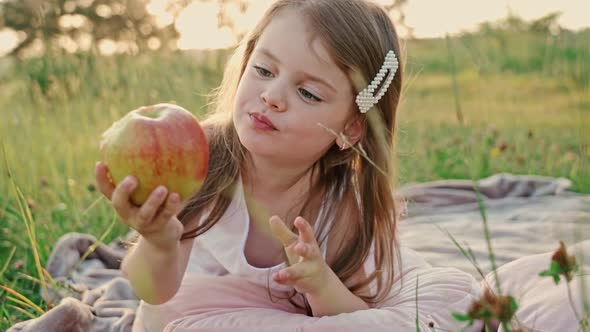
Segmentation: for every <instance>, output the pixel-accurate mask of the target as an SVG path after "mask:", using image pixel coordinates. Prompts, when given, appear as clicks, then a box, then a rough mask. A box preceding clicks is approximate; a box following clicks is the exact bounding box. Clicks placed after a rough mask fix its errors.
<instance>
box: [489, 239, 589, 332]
mask: <svg viewBox="0 0 590 332" xmlns="http://www.w3.org/2000/svg"><path fill="white" fill-rule="evenodd" d="M558 246H559V244H557V243H556V249H557V248H558ZM567 252H568V255H574V254H575V255H576V259H577V262H578V264H579V266H580V269H579V270H578V272H577V273H576V276H575V277H574V278H573V279H572V281H571V282H570V283H569V284H570V288H571V294H572V302H573V305H574V307H575V310H576V312H577V313H578V315H579V316H580V318H582V317H583V316H584V311H583V305H582V303H583V299H584V297H583V296H582V295H583V291H585V292H586V297H585V298H586V299H587V300H589V301H590V273H588V271H590V240H586V241H584V242H580V243H578V244H576V245H573V246H567ZM552 255H553V252H547V253H543V254H538V255H530V256H525V257H522V258H519V259H517V260H514V261H512V262H510V263H507V264H505V265H503V266H501V267H499V268H498V270H497V272H498V279H499V281H500V285H501V288H502V294H504V295H506V294H508V295H512V296H513V297H514V298H515V299H516V302H517V303H518V310H517V311H516V316H517V318H518V321H519V322H520V323H521V326H522V327H523V328H524V330H525V331H529V330H530V331H547V332H555V331H578V328H579V323H578V320H577V318H576V315H575V313H574V311H573V310H572V305H571V304H570V300H569V298H568V289H567V282H566V280H565V278H563V275H560V277H561V281H560V282H559V284H557V285H556V284H555V282H554V281H553V278H551V277H541V276H539V273H540V272H542V271H545V270H547V269H548V268H549V264H550V262H551V256H552ZM582 256H583V257H585V259H584V261H582V258H583V257H582ZM582 272H583V273H582ZM584 273H586V275H584ZM580 274H581V275H582V276H580ZM486 282H487V283H486ZM488 285H489V286H488ZM486 287H491V289H493V290H494V291H495V290H496V279H495V276H494V273H493V272H491V273H489V274H488V275H487V276H486V278H485V280H483V281H482V288H484V289H485V288H486ZM498 331H503V329H502V328H501V327H500V329H499V330H498Z"/></svg>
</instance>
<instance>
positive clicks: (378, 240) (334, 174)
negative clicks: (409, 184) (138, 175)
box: [96, 0, 478, 331]
mask: <svg viewBox="0 0 590 332" xmlns="http://www.w3.org/2000/svg"><path fill="white" fill-rule="evenodd" d="M399 56H400V46H399V41H398V37H397V34H396V32H395V29H394V27H393V25H392V22H391V21H390V18H389V17H388V15H387V13H386V12H385V11H384V10H383V9H382V8H380V7H378V6H377V5H375V4H372V3H370V2H365V1H362V0H279V1H277V2H275V3H274V4H273V5H272V7H271V8H270V9H269V10H268V11H267V13H266V14H265V15H264V16H263V18H262V20H261V21H260V22H259V23H258V24H257V25H256V27H255V28H254V30H253V31H252V32H251V33H250V34H249V35H248V36H247V37H246V38H245V39H244V41H243V42H242V44H241V45H240V47H239V48H238V50H237V52H236V54H235V55H234V56H233V57H232V59H231V60H230V63H229V65H228V67H227V69H226V72H225V75H224V78H223V82H222V84H221V86H220V88H219V89H218V91H217V100H216V101H217V103H216V108H215V112H214V113H213V114H212V115H211V116H209V117H208V118H207V119H206V120H204V121H203V126H204V128H205V131H206V132H207V135H208V139H209V144H210V154H211V155H210V162H209V174H208V177H207V179H206V181H205V183H204V185H203V187H202V189H201V190H200V191H199V192H198V193H197V194H196V195H195V196H194V197H192V198H190V199H189V200H188V201H187V202H180V201H179V198H178V195H177V194H176V193H168V192H167V189H166V188H164V187H161V188H157V189H156V190H154V192H153V193H152V194H151V196H150V198H149V199H148V201H147V202H146V203H145V204H144V205H142V206H134V205H133V204H132V203H130V201H129V196H130V194H131V193H132V192H133V189H134V188H135V186H136V185H137V181H136V180H135V179H134V178H133V177H131V176H129V177H128V178H126V179H125V180H124V181H122V182H121V183H120V184H118V185H117V186H116V187H115V186H114V185H112V184H110V183H109V181H108V180H107V173H108V169H107V165H105V164H102V163H98V164H97V169H96V178H97V182H98V184H99V187H100V189H101V191H102V192H103V193H104V194H105V195H106V196H107V197H108V198H109V199H111V201H112V204H113V207H114V208H115V210H116V211H117V212H118V214H119V215H120V216H121V219H122V220H123V221H124V222H125V223H126V224H127V225H129V226H130V227H132V228H134V229H135V230H137V231H138V232H139V234H140V235H141V236H140V238H139V241H138V244H137V245H136V246H135V247H134V248H133V249H132V250H131V251H130V252H129V254H128V255H127V256H126V258H125V259H124V261H123V263H122V270H123V272H124V274H125V275H126V276H127V277H128V278H129V280H130V282H131V284H132V286H133V289H134V291H135V292H136V294H137V295H138V297H139V298H141V299H142V300H143V301H142V302H141V304H140V308H139V309H138V313H137V317H136V322H135V326H134V331H161V330H162V329H165V330H166V331H173V330H174V331H179V330H181V329H184V330H195V331H201V330H203V331H204V330H212V327H213V326H216V327H220V326H222V325H223V326H231V328H232V330H239V329H240V328H242V329H243V330H244V331H260V330H276V329H281V330H283V329H286V327H287V326H289V324H291V327H296V328H297V329H298V328H299V327H298V326H304V325H306V326H320V325H321V324H323V323H322V322H329V325H331V326H336V327H337V328H336V330H339V331H340V330H345V329H350V330H351V331H359V330H362V329H363V328H366V329H368V330H371V331H375V330H379V329H387V330H391V329H395V328H396V327H397V328H398V329H401V330H415V329H416V325H419V326H420V327H421V328H422V329H423V330H427V329H430V328H434V329H439V328H442V329H447V330H449V329H456V328H457V323H456V322H454V321H453V320H452V318H451V313H452V312H453V311H465V310H466V309H467V306H468V305H469V304H470V303H471V300H472V299H473V298H474V296H476V295H477V289H478V287H477V284H476V283H475V280H474V279H473V278H472V277H470V276H469V275H467V274H465V273H462V272H459V271H457V270H454V269H435V268H431V267H429V266H428V265H427V264H426V263H424V261H422V260H421V259H420V258H419V257H418V256H417V255H416V254H415V253H413V252H411V251H410V250H407V249H402V247H401V246H399V244H398V243H397V240H396V224H397V221H398V218H399V209H400V207H399V206H398V205H397V202H396V200H395V198H394V195H393V194H392V193H393V190H394V184H393V181H392V179H393V178H394V173H393V171H394V169H393V166H392V156H393V155H394V149H393V148H394V144H393V142H394V130H395V123H396V121H395V119H396V111H397V106H398V103H399V100H400V92H401V87H402V70H401V68H398V67H399V62H398V60H397V57H399ZM418 274H420V277H419V280H416V278H417V276H418ZM416 286H418V289H416ZM418 292H419V296H418V298H416V294H417V293H418ZM339 314H345V315H339ZM336 315H338V316H337V317H336ZM313 316H315V317H326V316H327V317H332V318H334V319H336V320H318V319H317V318H315V320H314V318H313ZM310 319H311V320H310ZM312 323H313V324H312ZM316 323H317V324H320V325H317V324H316ZM273 324H276V325H274V328H273V327H272V326H273ZM314 324H316V325H314ZM277 326H281V328H279V327H277ZM361 326H362V327H363V328H361ZM318 328H319V327H318ZM319 330H322V328H320V329H319Z"/></svg>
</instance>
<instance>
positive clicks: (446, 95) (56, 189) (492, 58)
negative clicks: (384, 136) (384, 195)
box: [0, 31, 590, 330]
mask: <svg viewBox="0 0 590 332" xmlns="http://www.w3.org/2000/svg"><path fill="white" fill-rule="evenodd" d="M589 35H590V34H588V33H579V34H577V35H571V34H565V35H563V36H560V37H559V38H557V37H556V36H553V35H539V34H524V33H519V34H516V33H513V34H510V33H505V32H502V31H500V32H498V31H494V33H480V34H468V35H463V36H459V37H454V38H451V39H450V40H449V41H448V43H449V44H447V41H445V40H444V39H440V40H425V41H424V40H421V41H409V42H408V43H407V44H406V45H405V49H406V52H407V54H408V55H407V67H406V81H405V82H406V85H405V90H404V98H403V100H402V102H401V105H400V108H399V117H398V129H399V130H398V132H397V137H398V150H399V154H398V159H399V176H400V180H399V181H400V182H401V183H402V184H405V183H410V182H422V181H429V180H436V179H446V178H462V179H471V178H472V175H473V174H475V177H476V178H482V177H486V176H489V175H491V174H494V173H497V172H511V173H515V174H539V175H546V176H556V177H567V178H569V179H571V180H572V182H573V188H572V189H573V190H574V191H577V192H581V193H590V167H589V166H590V135H589V134H588V131H589V129H590V79H589V75H590V74H589V72H590V70H588V68H587V67H585V66H587V64H588V63H590V54H589V51H588V48H587V47H584V45H587V42H588V41H589V40H590V38H589V37H588V36H589ZM449 53H450V54H449ZM225 56H226V54H225V53H224V52H221V51H219V52H210V53H207V54H201V55H200V56H199V57H196V56H194V54H150V55H139V56H135V57H128V56H118V57H111V58H101V57H95V56H87V55H75V56H74V55H70V56H46V57H42V58H37V59H30V60H26V61H23V62H18V63H15V64H14V65H12V66H10V68H8V69H7V70H5V71H4V72H3V73H0V119H2V120H1V121H0V140H1V144H2V146H3V148H4V149H5V151H4V154H5V157H4V156H3V157H2V160H0V172H1V176H0V193H2V195H0V224H1V225H2V228H1V230H0V232H1V233H0V262H1V263H0V285H3V287H4V288H3V289H4V291H2V290H0V330H5V329H7V328H8V327H9V326H11V325H12V324H13V323H15V322H17V321H21V320H24V319H28V318H30V317H35V316H38V315H39V314H40V313H41V312H42V311H45V310H47V309H49V308H50V304H47V303H45V302H44V301H42V300H41V298H40V296H39V293H40V287H41V285H40V284H39V283H40V280H44V278H39V276H40V275H42V274H43V273H44V272H43V269H42V266H44V264H45V262H46V261H47V258H48V256H49V254H50V253H51V249H52V246H53V245H54V244H55V243H56V241H57V240H58V239H59V238H60V236H61V235H63V234H64V233H67V232H72V231H74V232H84V233H90V234H93V235H94V236H96V237H97V238H101V237H102V238H103V240H104V241H105V242H110V241H111V240H112V239H113V238H115V237H117V236H119V235H121V234H123V233H125V232H126V231H127V229H126V227H124V226H122V225H121V224H119V223H116V224H115V225H112V224H111V221H112V208H111V207H110V205H109V204H108V202H106V201H105V200H104V199H101V195H100V194H99V193H98V192H97V191H96V189H95V187H94V164H95V161H97V160H98V159H99V157H98V141H99V137H100V134H101V132H102V131H103V130H105V129H106V128H107V127H108V126H109V125H110V124H111V123H112V122H113V121H115V120H116V119H118V118H120V117H121V116H122V115H123V114H125V113H126V112H128V111H129V110H131V109H134V108H136V107H138V106H140V105H147V104H153V103H158V102H176V103H178V104H180V105H182V106H184V107H186V108H187V109H190V110H192V111H193V112H194V113H195V114H197V115H202V114H203V112H204V110H205V107H204V105H205V103H206V98H205V97H204V95H205V94H207V93H208V92H209V91H210V89H211V88H213V87H215V86H216V85H217V84H218V83H219V81H220V78H221V76H220V75H221V71H222V68H223V59H224V58H225ZM450 58H452V59H453V61H454V63H455V68H456V70H454V71H451V70H450V67H449V63H448V61H449V59H450ZM458 107H460V110H461V116H462V121H459V119H458V117H457V108H458ZM466 157H468V158H469V160H470V162H469V163H465V158H466ZM9 170H10V172H11V176H12V177H11V178H9V177H8V172H9ZM111 226H112V229H111ZM107 230H108V232H107ZM550 249H551V248H547V250H550ZM7 289H11V290H15V291H16V293H10V292H9V291H7ZM17 294H18V295H17ZM20 295H22V296H20Z"/></svg>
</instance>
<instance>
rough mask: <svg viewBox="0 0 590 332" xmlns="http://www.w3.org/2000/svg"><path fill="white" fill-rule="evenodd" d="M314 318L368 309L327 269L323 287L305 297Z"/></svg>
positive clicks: (364, 303)
mask: <svg viewBox="0 0 590 332" xmlns="http://www.w3.org/2000/svg"><path fill="white" fill-rule="evenodd" d="M306 298H307V302H309V305H310V306H311V309H312V311H313V315H314V317H321V316H334V315H338V314H341V313H345V312H355V311H358V310H366V309H369V305H368V304H367V303H366V302H365V301H363V300H362V299H361V298H360V297H358V296H356V295H355V294H353V293H352V292H351V291H350V290H349V289H348V288H347V287H346V285H344V283H342V281H340V279H339V278H338V276H337V275H336V273H334V271H332V269H328V275H327V277H326V283H325V285H324V287H321V288H319V289H318V291H317V292H315V293H308V294H307V295H306Z"/></svg>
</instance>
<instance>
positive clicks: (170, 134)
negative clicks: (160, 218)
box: [100, 104, 209, 205]
mask: <svg viewBox="0 0 590 332" xmlns="http://www.w3.org/2000/svg"><path fill="white" fill-rule="evenodd" d="M100 153H101V155H102V159H103V162H104V163H105V164H106V165H107V166H108V168H109V171H110V176H111V178H112V180H113V182H114V184H115V185H116V184H117V183H120V181H122V180H123V178H125V177H126V176H127V175H133V176H134V177H136V178H137V180H138V186H137V187H136V189H135V190H134V192H133V194H132V195H131V201H132V202H133V203H135V204H137V205H141V204H143V203H145V201H146V200H147V198H148V196H149V195H150V193H151V192H152V191H153V190H154V189H155V188H156V187H157V186H159V185H164V186H166V188H167V189H168V192H169V193H171V192H176V193H178V194H179V195H180V198H181V200H183V201H184V200H186V199H187V198H189V197H190V196H191V195H193V194H194V193H196V192H198V191H199V189H200V188H201V186H202V185H203V182H204V181H205V177H206V176H207V168H208V162H209V145H208V143H207V138H206V137H205V133H204V132H203V129H202V128H201V125H200V124H199V122H198V120H197V118H196V117H195V116H193V114H191V113H190V112H189V111H187V110H186V109H184V108H182V107H180V106H177V105H173V104H157V105H152V106H146V107H141V108H139V109H136V110H133V111H131V112H129V113H128V114H127V115H125V116H124V117H123V118H121V119H120V120H118V121H116V122H115V123H113V125H112V126H111V127H110V128H109V129H107V130H106V131H105V132H104V133H103V134H102V139H101V142H100Z"/></svg>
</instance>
